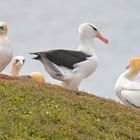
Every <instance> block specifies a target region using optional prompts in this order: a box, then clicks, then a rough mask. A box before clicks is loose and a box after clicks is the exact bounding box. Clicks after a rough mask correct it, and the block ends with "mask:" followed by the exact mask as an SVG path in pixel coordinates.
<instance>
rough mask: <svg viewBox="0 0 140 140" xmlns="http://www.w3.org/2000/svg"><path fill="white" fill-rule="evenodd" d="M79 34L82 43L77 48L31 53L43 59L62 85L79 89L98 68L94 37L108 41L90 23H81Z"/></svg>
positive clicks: (47, 68)
mask: <svg viewBox="0 0 140 140" xmlns="http://www.w3.org/2000/svg"><path fill="white" fill-rule="evenodd" d="M79 36H80V45H79V47H78V49H77V50H62V49H58V50H50V51H45V52H36V53H31V54H34V55H37V56H36V57H35V58H34V59H36V60H39V61H41V62H42V64H43V65H44V67H45V69H46V71H47V72H48V73H49V74H50V75H51V76H52V77H53V78H54V79H57V80H60V81H62V84H61V85H62V86H63V87H66V88H69V89H78V87H79V85H80V83H81V81H82V80H83V79H84V78H87V77H88V76H90V75H91V74H92V73H93V72H94V71H95V70H96V68H97V56H96V53H95V47H94V38H95V37H97V38H99V39H100V40H102V41H103V42H104V43H106V44H107V43H108V40H107V39H106V38H104V37H103V36H102V35H101V34H100V32H99V31H98V29H97V28H96V27H95V25H93V24H90V23H84V24H81V25H80V27H79Z"/></svg>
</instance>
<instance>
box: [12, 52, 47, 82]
mask: <svg viewBox="0 0 140 140" xmlns="http://www.w3.org/2000/svg"><path fill="white" fill-rule="evenodd" d="M24 63H25V57H24V56H21V55H18V56H15V57H14V58H13V60H12V67H11V71H10V74H11V75H12V76H14V77H15V76H19V73H20V70H21V68H22V66H23V65H24ZM29 76H31V78H32V80H33V81H35V82H38V83H45V76H44V74H43V73H41V72H32V73H30V74H29Z"/></svg>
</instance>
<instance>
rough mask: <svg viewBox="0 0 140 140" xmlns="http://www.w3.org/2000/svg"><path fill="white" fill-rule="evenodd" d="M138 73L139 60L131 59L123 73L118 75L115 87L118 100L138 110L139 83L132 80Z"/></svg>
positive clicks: (139, 67) (139, 99)
mask: <svg viewBox="0 0 140 140" xmlns="http://www.w3.org/2000/svg"><path fill="white" fill-rule="evenodd" d="M139 71H140V58H137V57H134V58H131V59H130V62H129V65H128V66H127V68H126V70H125V72H123V73H122V74H121V75H120V77H119V78H118V80H117V82H116V85H115V92H116V95H117V96H118V97H119V98H120V100H121V101H122V102H123V103H125V104H126V105H129V106H132V107H135V108H140V82H138V81H133V80H134V78H135V77H136V76H137V74H138V73H139Z"/></svg>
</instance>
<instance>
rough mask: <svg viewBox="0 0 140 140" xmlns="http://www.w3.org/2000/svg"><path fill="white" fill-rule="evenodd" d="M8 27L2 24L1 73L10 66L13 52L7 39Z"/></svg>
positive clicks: (0, 34) (0, 40)
mask: <svg viewBox="0 0 140 140" xmlns="http://www.w3.org/2000/svg"><path fill="white" fill-rule="evenodd" d="M7 31H8V27H7V24H6V23H5V22H0V72H1V71H2V70H3V69H4V68H5V67H6V66H7V65H8V64H9V62H10V61H11V59H12V56H13V50H12V47H11V44H10V42H9V40H8V37H7Z"/></svg>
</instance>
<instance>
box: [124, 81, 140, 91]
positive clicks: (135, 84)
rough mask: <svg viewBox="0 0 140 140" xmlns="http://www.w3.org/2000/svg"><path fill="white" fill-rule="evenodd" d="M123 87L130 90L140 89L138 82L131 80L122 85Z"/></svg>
mask: <svg viewBox="0 0 140 140" xmlns="http://www.w3.org/2000/svg"><path fill="white" fill-rule="evenodd" d="M124 89H126V90H131V91H140V82H137V81H133V82H129V83H127V84H125V85H124Z"/></svg>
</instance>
